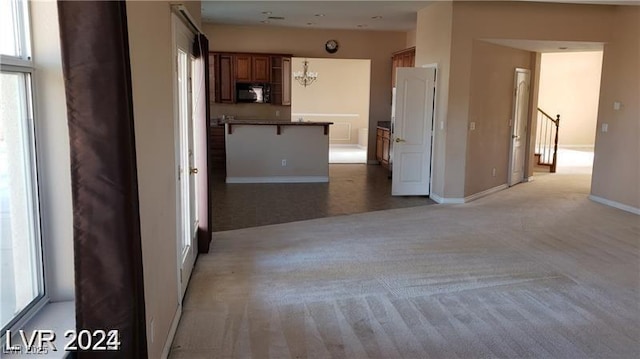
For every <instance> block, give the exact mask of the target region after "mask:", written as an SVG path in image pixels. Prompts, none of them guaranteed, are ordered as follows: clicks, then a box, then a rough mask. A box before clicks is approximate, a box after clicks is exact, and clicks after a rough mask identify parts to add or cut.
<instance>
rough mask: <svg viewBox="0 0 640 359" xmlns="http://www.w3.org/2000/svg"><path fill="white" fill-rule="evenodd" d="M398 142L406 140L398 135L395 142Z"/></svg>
mask: <svg viewBox="0 0 640 359" xmlns="http://www.w3.org/2000/svg"><path fill="white" fill-rule="evenodd" d="M400 142H407V141H405V140H404V139H402V138H399V137H398V138H396V143H400Z"/></svg>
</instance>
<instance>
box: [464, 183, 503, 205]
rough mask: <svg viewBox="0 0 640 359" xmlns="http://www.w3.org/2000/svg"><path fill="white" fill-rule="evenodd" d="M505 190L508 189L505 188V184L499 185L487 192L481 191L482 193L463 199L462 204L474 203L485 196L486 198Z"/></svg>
mask: <svg viewBox="0 0 640 359" xmlns="http://www.w3.org/2000/svg"><path fill="white" fill-rule="evenodd" d="M507 188H509V186H507V184H506V183H505V184H501V185H499V186H495V187H493V188H489V189H488V190H485V191H482V192H478V193H474V194H472V195H471V196H467V197H465V198H464V202H465V203H467V202H471V201H475V200H476V199H478V198H482V197H486V196H488V195H490V194H493V193H496V192H499V191H502V190H504V189H507Z"/></svg>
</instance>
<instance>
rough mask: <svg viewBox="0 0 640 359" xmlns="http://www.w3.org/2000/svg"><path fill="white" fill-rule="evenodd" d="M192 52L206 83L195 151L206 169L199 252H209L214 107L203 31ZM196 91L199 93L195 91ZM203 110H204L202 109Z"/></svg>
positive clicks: (201, 192) (200, 200)
mask: <svg viewBox="0 0 640 359" xmlns="http://www.w3.org/2000/svg"><path fill="white" fill-rule="evenodd" d="M193 53H194V55H195V56H196V58H197V59H198V66H201V68H202V70H203V72H202V73H201V74H202V75H203V77H202V78H201V79H200V80H201V81H203V82H204V84H205V88H204V90H205V91H204V94H200V96H199V97H200V98H199V99H198V103H199V104H201V105H202V106H201V108H200V109H196V111H195V112H194V113H195V114H196V116H198V117H196V118H197V125H196V131H195V133H196V136H197V138H196V153H201V154H203V155H204V156H199V157H198V158H199V159H198V168H200V169H205V170H201V171H200V172H199V173H198V176H199V177H200V178H199V180H200V183H199V186H198V188H197V189H196V190H197V193H196V195H197V196H198V203H202V204H205V203H206V207H205V206H204V205H202V206H200V208H198V218H199V219H200V222H199V223H200V224H199V225H198V253H207V252H209V245H210V243H211V234H212V231H213V228H212V224H213V217H212V210H211V209H212V202H211V200H212V199H211V192H210V188H211V176H209V171H208V169H209V168H212V167H211V155H210V153H209V148H211V147H210V144H209V141H210V140H211V137H210V136H209V133H210V132H211V109H210V107H209V104H210V103H211V102H210V100H211V99H210V95H209V40H207V37H206V36H205V35H204V34H198V35H196V38H195V41H194V43H193ZM196 94H198V92H197V91H196ZM199 101H202V102H199ZM202 109H204V111H202Z"/></svg>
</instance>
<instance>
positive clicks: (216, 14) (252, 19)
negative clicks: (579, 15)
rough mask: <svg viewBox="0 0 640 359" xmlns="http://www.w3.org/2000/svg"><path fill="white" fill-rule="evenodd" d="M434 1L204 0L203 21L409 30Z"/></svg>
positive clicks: (635, 0)
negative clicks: (420, 13) (419, 12)
mask: <svg viewBox="0 0 640 359" xmlns="http://www.w3.org/2000/svg"><path fill="white" fill-rule="evenodd" d="M434 1H437V0H434ZM434 1H363V0H361V1H340V0H329V1H312V0H302V1H301V0H297V1H266V0H263V1H244V0H236V1H219V0H203V1H202V21H203V22H209V23H217V24H228V25H252V26H288V27H300V28H316V29H353V30H385V31H408V30H411V29H415V27H416V21H417V18H416V17H417V15H416V13H417V12H418V10H420V9H422V8H425V7H427V6H428V5H429V4H430V3H432V2H434ZM518 1H542V2H555V3H560V2H562V3H581V4H607V5H631V4H635V5H638V4H640V1H639V0H518ZM317 15H318V16H317ZM269 17H276V19H269ZM378 17H381V18H378ZM281 18H284V19H281Z"/></svg>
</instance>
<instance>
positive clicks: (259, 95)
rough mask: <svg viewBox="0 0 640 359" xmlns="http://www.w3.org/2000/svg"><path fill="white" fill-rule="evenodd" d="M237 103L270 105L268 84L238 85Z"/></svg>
mask: <svg viewBox="0 0 640 359" xmlns="http://www.w3.org/2000/svg"><path fill="white" fill-rule="evenodd" d="M236 102H245V103H269V102H271V101H270V88H269V84H267V83H258V84H256V83H253V84H245V83H236Z"/></svg>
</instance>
